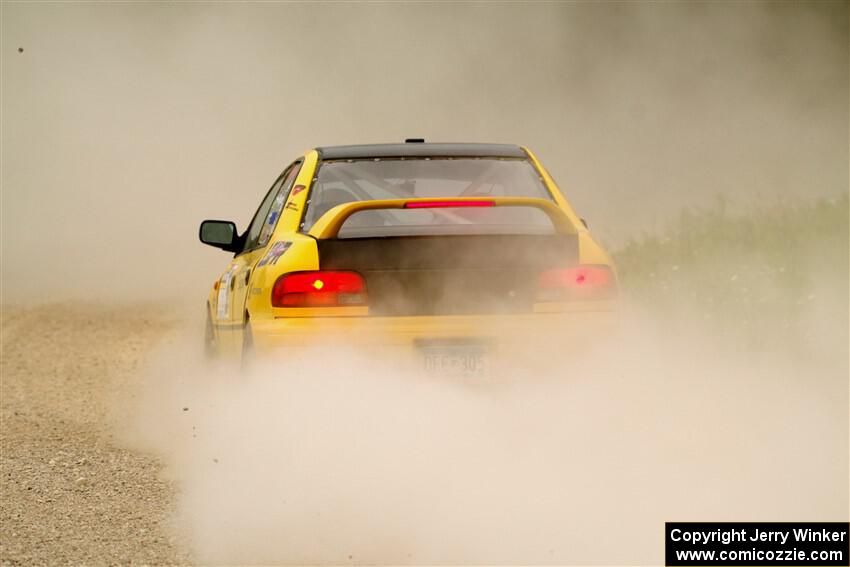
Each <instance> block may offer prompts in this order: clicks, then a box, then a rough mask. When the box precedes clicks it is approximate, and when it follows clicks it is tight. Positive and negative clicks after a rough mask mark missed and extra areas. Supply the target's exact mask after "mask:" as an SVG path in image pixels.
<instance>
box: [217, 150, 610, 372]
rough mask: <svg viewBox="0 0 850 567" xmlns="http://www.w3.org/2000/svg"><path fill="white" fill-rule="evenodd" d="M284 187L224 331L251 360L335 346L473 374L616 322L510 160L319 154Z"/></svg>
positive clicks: (550, 205)
mask: <svg viewBox="0 0 850 567" xmlns="http://www.w3.org/2000/svg"><path fill="white" fill-rule="evenodd" d="M294 187H296V188H297V190H293V191H290V192H289V194H288V196H287V199H286V204H285V206H284V207H283V209H282V211H283V213H282V215H281V217H280V220H279V221H278V223H277V226H276V228H275V230H274V233H273V235H272V237H271V238H270V240H269V242H268V245H267V246H266V247H265V248H264V249H263V250H262V252H261V253H259V254H258V253H254V254H253V256H254V257H253V258H251V259H250V262H251V263H252V265H251V268H250V272H248V273H247V275H246V276H244V280H245V288H246V289H245V294H244V295H245V309H244V320H243V321H242V323H243V324H242V325H241V326H240V325H239V324H238V322H239V321H238V320H237V321H236V323H237V324H231V325H230V326H229V328H228V331H229V332H230V333H231V335H230V337H231V340H232V341H233V342H235V343H241V344H243V345H245V348H250V349H251V350H252V351H253V352H254V353H256V354H257V355H263V354H267V353H272V352H291V351H293V350H303V349H305V348H310V347H312V346H328V345H341V346H346V347H348V346H351V347H357V348H363V349H367V350H368V349H372V351H373V352H377V353H387V352H390V350H392V351H397V352H403V353H406V354H407V355H408V356H409V357H412V358H413V359H415V360H416V361H417V364H419V365H421V367H422V368H423V369H425V370H427V371H434V372H439V373H462V374H473V375H475V374H481V373H484V372H486V371H487V370H488V369H489V368H491V367H492V366H493V365H494V364H499V361H500V360H501V359H502V358H503V357H505V356H508V355H511V354H512V353H514V352H516V351H518V350H523V349H524V348H525V347H527V346H533V345H536V344H540V343H545V342H549V343H551V344H550V346H553V345H554V346H556V348H558V349H560V352H563V350H564V349H581V348H585V347H586V346H588V345H589V344H591V343H592V342H593V341H594V340H597V338H598V337H600V336H604V334H605V333H606V332H607V331H608V329H610V327H612V326H613V325H614V324H615V323H616V311H617V279H616V273H615V271H614V268H613V266H612V264H611V261H610V259H609V257H608V255H607V254H606V253H605V252H604V251H603V250H602V248H601V247H600V246H599V245H598V244H597V243H596V242H595V241H594V240H593V238H592V237H591V235H590V233H589V232H588V230H587V229H586V227H585V226H584V224H583V222H582V221H581V220H580V219H579V218H578V217H577V216H576V215H575V213H574V212H573V211H572V209H571V207H570V206H569V204H568V203H567V202H566V200H565V199H564V198H563V196H562V195H561V193H560V191H559V190H558V188H557V187H556V186H555V184H554V182H553V181H552V180H551V178H550V177H549V175H548V174H547V173H546V171H545V170H544V169H543V168H542V167H541V166H540V164H539V163H538V162H537V160H536V159H535V158H534V156H533V155H532V154H531V153H530V152H528V151H527V150H525V149H522V148H519V147H517V146H501V145H498V146H497V145H473V144H446V145H443V144H391V145H379V146H348V147H345V146H342V147H334V148H320V149H318V150H316V151H314V152H310V153H308V154H307V155H305V157H304V160H303V164H302V166H301V168H300V173H299V174H298V178H297V179H296V180H295V181H294ZM239 257H240V255H239V254H237V256H236V258H235V259H234V260H235V261H236V260H238V259H239ZM230 269H231V270H233V271H234V272H235V273H241V272H240V268H239V267H236V268H233V267H231V268H230ZM226 273H227V272H226ZM234 277H236V276H234ZM228 283H230V284H231V285H232V282H228ZM236 285H238V282H237V284H236ZM220 295H221V293H218V294H217V295H216V293H213V294H211V300H212V303H213V304H214V303H215V299H216V298H217V297H218V296H220ZM214 296H215V297H214ZM212 307H213V305H212V304H211V308H212Z"/></svg>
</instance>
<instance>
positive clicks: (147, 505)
mask: <svg viewBox="0 0 850 567" xmlns="http://www.w3.org/2000/svg"><path fill="white" fill-rule="evenodd" d="M175 323H176V322H175V321H173V320H172V319H171V318H169V316H167V315H166V314H165V312H163V311H158V310H156V309H154V308H151V307H150V306H141V307H139V308H138V309H136V310H134V311H129V312H128V311H127V310H114V311H108V310H105V309H98V308H89V307H87V306H81V307H77V308H68V307H66V306H64V305H52V306H45V307H38V308H29V309H22V308H14V307H6V306H4V308H3V315H2V333H3V352H2V366H0V372H2V374H0V377H2V390H0V394H2V396H0V399H2V402H0V467H1V468H0V475H2V476H0V479H2V480H0V483H2V484H0V491H2V492H1V493H0V494H2V498H0V564H2V565H3V566H7V565H8V566H11V565H113V564H122V565H130V564H133V565H142V564H148V565H163V564H185V563H188V562H189V561H190V557H189V554H188V551H187V549H186V546H184V545H181V543H180V541H178V538H177V536H175V535H174V531H173V530H172V529H171V527H170V525H169V521H170V520H169V518H170V516H171V509H170V506H172V502H173V501H174V493H175V487H174V486H173V485H171V484H170V483H168V482H166V481H164V480H162V478H161V475H160V471H161V468H162V464H161V463H160V462H158V461H157V459H156V458H155V457H153V456H152V455H148V454H143V453H140V452H138V451H134V450H131V449H128V448H126V447H125V446H124V444H123V443H122V442H121V440H120V439H117V438H116V437H115V435H114V433H112V431H113V429H114V428H112V427H110V423H111V420H113V419H120V418H121V415H120V409H119V411H116V408H120V407H121V405H122V400H124V401H126V397H127V396H132V395H133V392H134V390H136V389H137V388H138V384H137V382H138V380H139V379H140V378H139V376H140V373H137V372H135V370H136V368H137V367H138V366H139V365H140V364H141V363H142V362H143V360H144V357H145V354H146V353H147V352H148V351H149V350H150V349H151V347H152V346H153V345H154V344H155V342H156V341H157V340H158V339H160V338H161V337H162V336H163V335H164V334H165V333H166V332H168V331H169V330H170V329H172V328H173V327H174V326H175Z"/></svg>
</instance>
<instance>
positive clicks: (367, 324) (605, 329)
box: [251, 304, 619, 353]
mask: <svg viewBox="0 0 850 567" xmlns="http://www.w3.org/2000/svg"><path fill="white" fill-rule="evenodd" d="M618 323H619V314H618V311H617V310H616V309H614V308H612V307H611V305H610V304H604V305H582V306H580V307H578V306H577V307H576V308H574V309H572V310H569V311H562V312H557V313H542V312H538V313H528V314H521V315H441V316H417V317H368V316H365V317H279V318H273V319H262V320H252V322H251V330H252V334H253V341H254V347H255V349H256V351H257V352H258V353H262V352H265V351H276V350H280V349H292V348H295V349H301V348H305V347H313V346H333V345H340V346H345V347H355V348H357V347H376V346H378V347H396V348H398V349H414V348H416V347H417V346H420V345H421V344H422V343H423V342H427V343H433V342H435V341H436V342H439V341H441V340H445V341H452V342H456V341H464V340H469V341H473V342H482V341H483V342H486V343H487V344H489V345H491V346H494V347H497V348H498V347H499V346H503V345H519V344H522V345H535V344H545V343H547V342H548V343H553V344H561V345H563V344H569V345H573V346H579V347H583V346H585V345H587V344H589V343H592V342H594V341H598V340H600V339H601V338H605V337H607V336H610V335H611V334H613V333H614V332H615V331H616V329H617V327H618Z"/></svg>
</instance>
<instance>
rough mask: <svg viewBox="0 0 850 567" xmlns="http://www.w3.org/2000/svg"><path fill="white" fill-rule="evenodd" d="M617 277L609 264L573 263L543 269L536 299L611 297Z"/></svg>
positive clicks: (615, 292) (566, 299)
mask: <svg viewBox="0 0 850 567" xmlns="http://www.w3.org/2000/svg"><path fill="white" fill-rule="evenodd" d="M616 294H617V280H616V278H615V277H614V272H613V271H612V270H611V268H609V267H608V266H592V265H586V266H576V267H575V268H559V269H555V270H546V271H545V272H542V273H541V274H540V279H539V280H538V283H537V300H538V301H575V300H583V299H584V300H590V299H611V298H613V297H614V296H616Z"/></svg>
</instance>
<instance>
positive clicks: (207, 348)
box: [204, 305, 218, 360]
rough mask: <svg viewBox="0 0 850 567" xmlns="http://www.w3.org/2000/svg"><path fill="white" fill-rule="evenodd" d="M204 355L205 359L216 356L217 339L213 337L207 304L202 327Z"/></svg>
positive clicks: (213, 330)
mask: <svg viewBox="0 0 850 567" xmlns="http://www.w3.org/2000/svg"><path fill="white" fill-rule="evenodd" d="M204 356H205V357H206V358H207V360H213V359H215V358H218V340H217V339H216V338H215V329H214V328H213V324H212V317H210V310H209V305H207V321H206V325H205V328H204Z"/></svg>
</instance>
